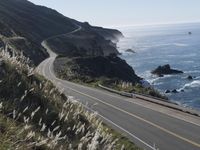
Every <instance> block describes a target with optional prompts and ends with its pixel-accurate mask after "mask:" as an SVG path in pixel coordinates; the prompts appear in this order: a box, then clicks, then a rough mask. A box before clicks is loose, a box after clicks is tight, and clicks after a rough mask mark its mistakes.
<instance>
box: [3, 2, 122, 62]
mask: <svg viewBox="0 0 200 150" xmlns="http://www.w3.org/2000/svg"><path fill="white" fill-rule="evenodd" d="M77 26H82V28H84V29H85V30H87V32H90V33H93V34H95V35H96V36H98V37H100V38H101V39H105V41H106V40H114V39H117V38H118V37H119V36H122V34H121V33H120V32H119V31H117V30H110V29H104V28H97V27H92V26H91V25H89V24H88V23H81V22H78V21H76V20H73V19H70V18H67V17H65V16H63V15H62V14H60V13H58V12H57V11H55V10H53V9H50V8H47V7H44V6H37V5H34V4H33V3H31V2H29V1H27V0H1V1H0V35H1V37H0V43H4V45H6V44H7V42H5V39H6V41H8V39H9V38H12V37H20V38H24V39H25V41H26V43H31V44H28V46H29V48H28V49H32V50H33V51H34V53H33V52H31V50H26V48H25V47H20V49H17V51H18V52H19V51H22V52H23V53H24V55H25V56H26V57H29V58H30V60H32V62H33V63H34V64H36V65H37V64H39V63H40V62H41V61H42V60H44V59H45V58H47V57H48V53H46V52H45V50H44V49H43V48H42V47H41V42H42V41H43V40H45V39H46V38H49V37H52V36H55V35H60V34H64V33H68V32H70V31H73V30H75V29H76V28H77ZM102 31H104V32H102ZM100 33H101V34H100ZM62 40H63V41H62V42H65V41H66V40H65V39H62ZM19 43H20V42H18V41H17V39H15V42H13V41H12V45H11V44H10V46H9V47H13V46H14V47H19ZM105 43H106V42H105ZM26 46H27V45H26ZM32 46H33V47H32ZM54 46H55V47H56V46H57V45H54ZM113 48H114V49H115V47H113ZM15 50H16V49H15ZM115 52H116V49H115V51H114V52H113V53H115Z"/></svg>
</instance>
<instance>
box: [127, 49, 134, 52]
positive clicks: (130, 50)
mask: <svg viewBox="0 0 200 150" xmlns="http://www.w3.org/2000/svg"><path fill="white" fill-rule="evenodd" d="M125 52H128V53H135V51H134V50H132V49H127V50H125Z"/></svg>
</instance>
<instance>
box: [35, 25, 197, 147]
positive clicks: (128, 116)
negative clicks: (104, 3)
mask: <svg viewBox="0 0 200 150" xmlns="http://www.w3.org/2000/svg"><path fill="white" fill-rule="evenodd" d="M79 30H81V27H78V29H76V30H74V31H72V32H70V33H67V34H72V33H75V32H77V31H79ZM54 37H56V36H54ZM54 37H51V38H54ZM49 39H50V38H49ZM47 41H48V39H46V40H44V41H43V42H42V46H43V47H44V48H45V49H46V50H47V51H48V52H49V54H50V57H49V58H48V59H46V60H44V61H43V62H42V63H41V64H40V65H39V66H38V67H37V72H38V73H40V74H41V75H43V76H44V77H46V78H47V79H49V80H51V81H52V82H53V83H54V84H55V86H57V87H58V88H59V89H62V90H63V91H64V93H65V94H66V95H71V96H74V97H75V98H76V99H77V100H79V101H80V102H81V103H83V105H85V106H86V107H87V108H88V109H90V110H92V111H96V112H98V114H99V116H100V117H101V118H102V119H103V121H104V122H105V123H107V124H108V125H110V126H111V127H112V128H114V129H116V130H118V131H119V132H121V133H122V134H124V135H125V136H127V137H128V138H129V139H130V140H131V141H133V142H134V143H136V144H137V145H138V146H140V147H142V148H144V149H147V150H154V149H155V147H156V148H159V150H200V118H199V117H197V116H192V115H190V114H186V113H184V112H180V111H178V110H174V109H170V108H166V107H164V106H160V105H157V104H154V103H150V102H147V101H142V100H139V99H136V98H135V99H131V98H125V97H122V96H119V95H116V94H114V93H109V92H107V91H104V90H100V89H94V88H90V87H86V86H83V85H79V84H75V83H71V82H69V81H65V80H61V79H58V78H57V77H56V76H55V74H54V69H53V62H54V60H55V58H56V56H57V55H56V54H55V53H54V52H53V51H52V50H51V49H50V47H48V42H47Z"/></svg>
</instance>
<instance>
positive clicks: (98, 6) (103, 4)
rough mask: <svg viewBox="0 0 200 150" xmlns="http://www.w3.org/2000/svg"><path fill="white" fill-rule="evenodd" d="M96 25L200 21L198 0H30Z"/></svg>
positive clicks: (110, 25)
mask: <svg viewBox="0 0 200 150" xmlns="http://www.w3.org/2000/svg"><path fill="white" fill-rule="evenodd" d="M30 1H32V2H33V3H35V4H39V5H44V6H47V7H50V8H53V9H56V10H57V11H58V12H60V13H62V14H63V15H65V16H67V17H70V18H73V19H76V20H79V21H82V22H85V21H87V22H89V23H90V24H92V25H98V26H107V27H112V26H113V27H115V26H118V27H120V26H132V25H147V24H170V23H183V22H200V0H30Z"/></svg>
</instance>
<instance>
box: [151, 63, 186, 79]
mask: <svg viewBox="0 0 200 150" xmlns="http://www.w3.org/2000/svg"><path fill="white" fill-rule="evenodd" d="M151 73H152V74H155V75H158V76H163V75H168V74H179V73H183V72H182V71H179V70H175V69H171V67H170V65H169V64H167V65H164V66H159V67H158V68H156V69H155V70H153V71H152V72H151Z"/></svg>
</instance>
